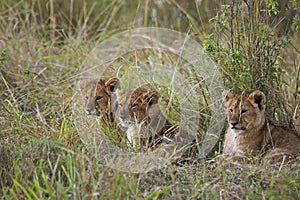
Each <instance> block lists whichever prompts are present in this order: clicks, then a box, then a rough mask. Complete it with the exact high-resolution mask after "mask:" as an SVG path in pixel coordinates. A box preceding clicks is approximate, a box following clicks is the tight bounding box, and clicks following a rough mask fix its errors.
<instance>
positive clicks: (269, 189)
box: [0, 0, 300, 199]
mask: <svg viewBox="0 0 300 200" xmlns="http://www.w3.org/2000/svg"><path fill="white" fill-rule="evenodd" d="M157 2H158V3H157ZM195 2H196V1H195ZM195 2H194V1H192V2H189V3H186V2H181V1H174V0H168V1H166V2H165V3H163V4H162V5H161V4H159V1H132V2H129V1H128V2H127V1H119V0H115V1H99V2H97V3H92V1H84V0H82V1H76V2H75V1H72V0H71V1H52V0H44V1H29V0H28V1H27V0H23V1H17V0H14V1H1V3H0V24H1V27H0V83H1V84H0V126H1V130H0V135H1V138H0V180H1V183H0V185H1V186H0V196H1V197H2V198H3V199H46V198H48V199H68V198H72V199H232V198H235V199H247V198H248V199H299V193H300V174H299V173H300V170H299V169H300V160H299V158H298V160H297V162H296V163H294V164H291V165H288V166H281V167H280V166H277V167H266V166H261V165H259V164H258V163H255V162H254V163H253V164H249V165H233V166H230V167H228V166H224V165H222V163H221V162H219V161H218V159H217V158H215V157H214V156H213V160H208V159H207V160H195V162H191V163H185V164H182V165H174V164H168V165H166V166H164V167H163V168H161V169H155V170H152V171H149V172H144V173H140V174H137V173H129V172H122V171H119V170H116V169H112V168H109V167H107V166H105V165H103V164H102V163H100V162H99V160H98V159H96V158H95V157H94V156H93V154H92V153H91V152H90V151H89V149H88V148H87V146H86V145H85V144H84V143H83V142H82V140H81V137H80V135H79V133H78V131H77V129H76V127H75V125H74V114H73V112H72V109H73V108H72V106H73V103H74V99H73V91H74V90H73V89H74V82H75V81H76V79H77V78H78V77H79V76H80V74H79V72H80V70H81V64H82V62H83V60H84V59H85V58H86V56H87V55H88V54H89V52H90V51H91V49H92V48H93V47H94V46H95V44H96V42H98V41H102V40H104V39H105V38H108V37H109V36H110V35H112V34H114V33H117V32H119V31H121V30H128V29H131V28H134V27H140V26H161V27H166V28H171V29H174V30H178V31H181V32H183V33H186V32H187V31H188V30H190V35H191V36H193V37H195V38H196V39H197V40H198V41H202V40H203V39H204V38H207V36H209V35H210V33H211V32H212V31H213V25H214V24H213V23H212V22H208V20H209V19H210V18H212V17H213V16H214V15H215V14H216V13H215V12H216V10H217V8H218V6H219V5H218V3H216V1H203V4H201V5H200V4H196V3H195ZM207 8H210V9H207ZM287 36H288V37H289V38H290V39H291V42H290V44H293V45H289V46H287V47H285V48H284V49H282V50H281V51H280V52H279V55H278V57H277V58H278V59H277V61H278V65H279V67H280V69H281V70H282V71H283V72H284V73H282V74H283V76H282V79H281V80H280V81H282V82H281V83H283V84H282V85H281V88H280V91H281V92H282V94H281V95H280V97H281V98H282V99H283V101H284V102H287V106H286V109H287V113H294V115H293V116H294V118H293V122H294V124H295V126H296V128H298V130H299V125H300V124H299V119H300V114H299V69H300V66H299V59H300V54H299V48H300V47H299V32H295V33H292V34H290V35H287ZM274 37H276V36H274ZM159 53H160V52H155V51H153V52H152V51H147V50H146V51H137V52H131V53H129V54H127V55H124V57H122V58H120V59H118V60H116V61H115V62H114V63H112V66H114V67H115V68H119V67H120V66H121V65H122V64H123V65H124V66H132V65H134V64H138V65H143V64H149V59H148V58H149V57H152V58H153V59H154V60H155V61H156V62H160V63H161V64H165V63H170V64H174V63H177V57H176V56H175V55H172V54H167V53H166V54H164V53H162V54H161V55H160V54H159ZM221 58H222V59H223V57H221ZM147 62H148V63H147ZM150 64H151V63H150ZM180 64H182V65H185V64H186V63H185V62H184V61H182V63H180ZM233 81H234V80H233ZM240 82H241V81H239V83H240ZM236 83H237V82H235V83H233V84H236ZM243 87H249V85H246V86H243ZM253 89H255V88H253ZM163 91H164V92H165V93H164V96H168V93H169V92H170V91H169V89H168V88H167V89H165V90H163ZM199 91H200V92H201V91H202V92H204V93H205V89H203V90H201V89H199ZM175 101H177V100H176V99H175ZM199 103H201V105H203V106H206V104H205V103H206V102H205V101H204V100H203V101H200V102H199ZM175 106H176V102H175V103H174V107H175ZM175 110H176V109H175ZM205 113H206V112H205ZM207 113H208V114H209V109H208V111H207ZM168 115H169V116H172V115H175V114H173V113H172V111H168ZM279 117H280V116H279ZM174 118H175V119H176V116H174ZM203 118H204V119H205V116H203ZM297 125H298V126H297ZM216 154H217V153H216Z"/></svg>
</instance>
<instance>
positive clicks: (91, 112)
mask: <svg viewBox="0 0 300 200" xmlns="http://www.w3.org/2000/svg"><path fill="white" fill-rule="evenodd" d="M85 113H86V114H87V115H94V114H95V110H94V109H86V110H85Z"/></svg>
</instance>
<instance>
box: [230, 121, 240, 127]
mask: <svg viewBox="0 0 300 200" xmlns="http://www.w3.org/2000/svg"><path fill="white" fill-rule="evenodd" d="M230 124H231V126H233V127H235V126H236V125H237V124H238V122H230Z"/></svg>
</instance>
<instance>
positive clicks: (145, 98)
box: [116, 87, 160, 128]
mask: <svg viewBox="0 0 300 200" xmlns="http://www.w3.org/2000/svg"><path fill="white" fill-rule="evenodd" d="M116 94H117V102H118V104H119V120H120V123H121V125H122V126H123V127H127V128H128V127H130V126H132V125H135V124H140V123H145V122H147V120H149V115H150V112H151V109H152V108H154V107H156V106H157V103H158V99H159V96H160V95H159V93H158V92H157V91H155V90H150V91H147V90H146V89H144V88H140V87H139V88H135V89H131V90H128V91H121V90H117V93H116ZM155 105H156V106H155Z"/></svg>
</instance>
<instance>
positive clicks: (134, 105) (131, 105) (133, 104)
mask: <svg viewBox="0 0 300 200" xmlns="http://www.w3.org/2000/svg"><path fill="white" fill-rule="evenodd" d="M136 106H137V104H136V103H132V104H130V106H129V108H130V109H133V108H135V107H136Z"/></svg>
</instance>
